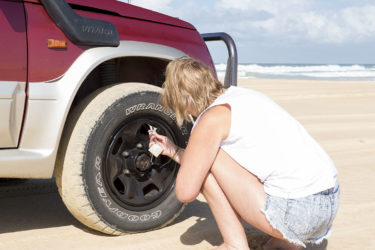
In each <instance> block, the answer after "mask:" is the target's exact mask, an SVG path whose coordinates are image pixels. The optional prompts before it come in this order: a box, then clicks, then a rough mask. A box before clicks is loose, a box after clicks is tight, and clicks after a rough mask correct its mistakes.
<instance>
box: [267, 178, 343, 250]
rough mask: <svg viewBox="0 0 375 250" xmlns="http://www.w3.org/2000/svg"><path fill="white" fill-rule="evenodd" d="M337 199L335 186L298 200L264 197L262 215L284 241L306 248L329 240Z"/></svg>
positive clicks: (337, 204) (337, 193)
mask: <svg viewBox="0 0 375 250" xmlns="http://www.w3.org/2000/svg"><path fill="white" fill-rule="evenodd" d="M339 199H340V187H339V185H338V184H336V185H335V187H334V188H330V189H327V190H325V191H322V192H319V193H316V194H313V195H309V196H306V197H303V198H298V199H287V198H281V197H275V196H271V195H268V194H266V203H265V205H264V208H263V209H262V212H263V213H264V214H265V215H266V218H267V220H268V221H269V222H270V224H271V225H272V227H273V228H275V229H277V230H278V231H279V232H280V233H281V234H282V235H283V236H284V238H285V239H287V240H288V241H289V242H292V243H294V244H297V245H300V246H303V247H306V245H305V243H313V244H319V243H321V242H322V241H323V240H324V239H326V238H328V236H329V234H330V232H331V227H332V222H333V219H334V218H335V216H336V213H337V210H338V207H339Z"/></svg>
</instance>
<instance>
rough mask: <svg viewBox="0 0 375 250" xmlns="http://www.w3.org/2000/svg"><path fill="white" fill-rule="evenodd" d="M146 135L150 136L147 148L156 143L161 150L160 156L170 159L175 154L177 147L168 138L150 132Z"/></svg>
mask: <svg viewBox="0 0 375 250" xmlns="http://www.w3.org/2000/svg"><path fill="white" fill-rule="evenodd" d="M148 135H149V136H150V144H149V148H150V147H151V146H152V145H153V144H154V143H158V144H159V145H160V146H161V147H162V149H163V151H162V152H161V154H162V155H166V156H168V157H170V158H172V156H173V154H174V153H175V152H176V149H177V146H176V145H175V144H174V143H173V142H172V141H171V140H170V139H169V138H168V137H166V136H164V135H159V134H158V133H156V132H154V133H152V132H151V131H149V132H148Z"/></svg>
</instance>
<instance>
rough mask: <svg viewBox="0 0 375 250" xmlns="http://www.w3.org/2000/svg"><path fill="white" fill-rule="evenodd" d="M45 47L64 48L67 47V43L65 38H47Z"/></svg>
mask: <svg viewBox="0 0 375 250" xmlns="http://www.w3.org/2000/svg"><path fill="white" fill-rule="evenodd" d="M47 47H48V48H49V49H66V48H67V47H68V43H67V42H66V41H65V40H55V39H48V40H47Z"/></svg>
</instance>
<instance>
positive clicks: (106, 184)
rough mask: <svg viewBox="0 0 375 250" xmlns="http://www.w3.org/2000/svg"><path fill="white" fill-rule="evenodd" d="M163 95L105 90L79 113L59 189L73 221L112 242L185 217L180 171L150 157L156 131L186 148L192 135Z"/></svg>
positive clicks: (129, 87) (125, 88)
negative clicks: (182, 214) (180, 196)
mask: <svg viewBox="0 0 375 250" xmlns="http://www.w3.org/2000/svg"><path fill="white" fill-rule="evenodd" d="M159 91H160V88H157V87H155V86H151V85H147V84H142V83H125V84H119V85H114V86H111V87H107V88H105V89H102V90H98V91H97V92H96V93H94V94H92V95H90V96H89V97H88V98H87V99H86V100H85V101H84V102H83V103H82V104H80V105H79V107H78V108H77V109H76V110H75V111H74V113H73V116H72V117H71V119H70V122H71V124H70V125H69V126H68V128H67V129H66V130H65V132H64V135H65V139H64V141H63V142H62V145H61V146H60V147H61V149H60V150H59V156H58V164H57V167H56V181H57V184H58V187H59V191H60V194H61V196H62V199H63V201H64V203H65V204H66V206H67V207H68V209H69V210H70V211H71V213H72V214H73V215H74V216H75V217H76V218H77V219H78V220H80V221H81V222H82V223H84V224H85V225H87V226H89V227H91V228H93V229H96V230H99V231H102V232H104V233H108V234H121V233H127V232H138V231H146V230H150V229H154V228H159V227H162V226H164V225H167V224H168V223H169V222H171V221H172V220H173V219H174V218H175V217H177V215H178V214H179V213H180V212H181V211H182V208H183V204H181V203H180V202H179V201H178V200H177V197H176V194H175V192H174V186H175V179H176V174H177V171H178V165H177V164H176V163H175V162H173V161H172V160H170V159H169V158H168V157H165V156H159V157H158V158H154V157H152V156H151V154H150V153H149V152H148V144H149V137H148V132H147V131H148V129H149V125H151V126H154V127H157V129H158V130H157V131H158V133H160V134H163V135H166V136H168V137H169V138H171V139H172V140H173V141H174V142H175V143H176V144H178V145H180V146H184V145H185V144H186V142H187V139H188V129H187V128H186V127H184V126H183V127H182V128H179V127H178V126H177V125H176V122H175V116H174V114H173V113H172V112H171V111H169V110H165V109H164V108H163V107H162V106H161V105H160V104H159V103H158V97H159Z"/></svg>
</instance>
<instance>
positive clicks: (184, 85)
mask: <svg viewBox="0 0 375 250" xmlns="http://www.w3.org/2000/svg"><path fill="white" fill-rule="evenodd" d="M223 90H224V88H223V85H222V84H221V83H220V81H219V80H218V79H217V76H216V74H215V73H214V72H213V71H212V70H211V69H210V68H209V67H207V66H206V65H204V64H203V63H201V62H199V61H197V60H195V59H193V58H190V57H181V58H179V59H176V60H174V61H171V62H170V63H169V64H168V66H167V69H166V71H165V82H164V84H163V91H162V94H161V98H160V99H161V103H162V105H163V106H164V107H166V108H168V109H171V110H173V111H174V112H175V114H176V120H177V124H178V126H181V125H182V123H183V121H184V120H188V115H189V114H188V113H187V108H190V109H192V110H193V111H194V112H195V113H196V114H200V113H201V112H202V111H203V110H205V109H206V108H207V107H208V106H209V105H210V104H211V102H213V101H214V100H215V99H216V98H217V97H218V96H219V95H220V94H222V93H223Z"/></svg>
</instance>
